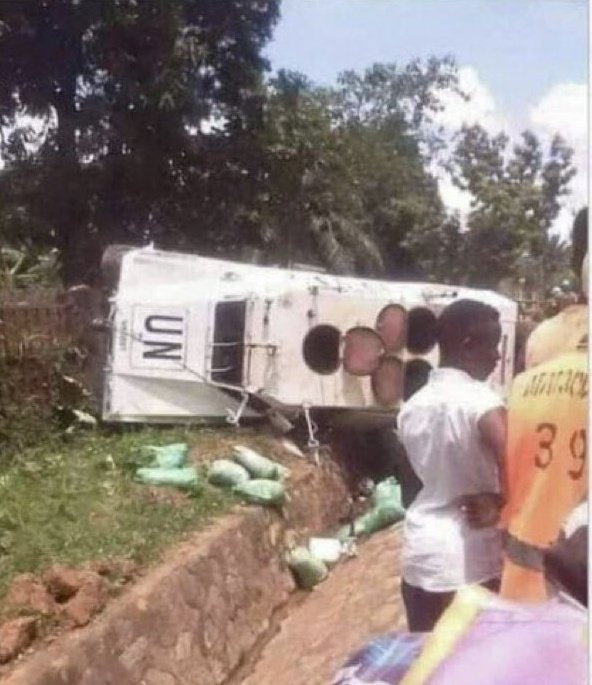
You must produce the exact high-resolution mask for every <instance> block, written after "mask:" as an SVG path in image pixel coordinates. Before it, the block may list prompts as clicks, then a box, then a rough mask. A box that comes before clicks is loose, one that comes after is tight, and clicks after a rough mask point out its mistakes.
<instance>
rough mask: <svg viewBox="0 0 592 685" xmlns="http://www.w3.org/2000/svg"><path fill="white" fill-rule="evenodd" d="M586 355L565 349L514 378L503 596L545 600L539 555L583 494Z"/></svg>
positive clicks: (509, 433) (503, 519)
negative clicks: (560, 353)
mask: <svg viewBox="0 0 592 685" xmlns="http://www.w3.org/2000/svg"><path fill="white" fill-rule="evenodd" d="M587 413H588V356H587V351H586V350H582V349H580V350H576V351H574V352H567V353H564V354H562V355H560V356H557V357H555V358H554V359H551V360H550V361H548V362H546V363H544V364H541V365H540V366H537V367H534V368H532V369H530V370H529V371H526V372H525V373H523V374H522V375H520V376H518V377H517V378H516V380H515V381H514V384H513V386H512V390H511V393H510V399H509V403H508V447H507V453H506V469H507V476H508V483H509V493H508V495H509V496H508V502H507V504H506V506H505V508H504V511H503V512H502V525H503V526H504V527H505V528H506V530H507V533H508V536H507V544H506V548H505V560H504V569H503V574H502V583H501V590H500V592H501V595H502V596H503V597H506V598H508V599H514V600H518V601H543V600H545V599H546V597H547V594H546V585H545V580H544V575H543V553H544V551H545V550H546V549H548V548H549V547H550V546H551V545H552V544H553V543H554V542H555V541H556V540H557V537H558V536H559V531H560V529H561V525H562V523H563V521H564V520H565V518H566V517H567V515H568V514H569V513H570V511H571V510H572V509H573V508H574V507H575V506H577V504H578V503H579V502H580V501H581V500H582V499H583V498H584V496H585V495H586V493H587V473H586V459H587V457H586V427H587Z"/></svg>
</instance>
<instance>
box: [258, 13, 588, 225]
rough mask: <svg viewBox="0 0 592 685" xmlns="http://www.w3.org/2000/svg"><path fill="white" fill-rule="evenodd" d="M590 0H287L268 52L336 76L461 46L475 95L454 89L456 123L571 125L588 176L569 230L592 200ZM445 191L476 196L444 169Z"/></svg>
mask: <svg viewBox="0 0 592 685" xmlns="http://www.w3.org/2000/svg"><path fill="white" fill-rule="evenodd" d="M587 32H588V8H587V2H586V0H282V18H281V20H280V22H279V24H278V25H277V27H276V29H275V34H274V39H273V41H272V42H271V44H270V45H269V47H268V49H267V56H268V58H269V59H270V61H271V65H272V68H273V69H274V70H277V69H280V68H288V69H294V70H297V71H301V72H303V73H304V74H306V75H307V76H308V77H309V78H310V79H312V80H313V81H315V82H316V83H322V84H330V83H332V82H334V80H335V77H336V76H337V74H338V73H339V72H341V71H343V70H345V69H355V70H363V69H365V68H366V67H368V66H370V65H371V64H373V63H374V62H398V63H405V62H407V61H409V60H411V59H413V58H415V57H420V58H427V57H429V56H431V55H445V54H452V55H454V56H455V57H456V60H457V62H458V64H459V66H460V77H461V85H462V86H463V87H464V89H465V90H466V91H468V92H470V93H471V94H472V95H473V99H472V101H471V102H469V103H464V102H462V101H461V100H459V99H458V98H455V97H448V98H446V105H447V106H446V111H445V112H444V114H443V116H442V123H443V124H444V125H445V126H446V127H447V128H450V130H451V131H452V130H456V129H458V128H460V126H461V124H462V123H463V121H467V122H469V123H471V122H474V121H477V122H479V123H481V124H482V125H483V126H485V127H486V128H487V129H488V130H490V131H491V132H498V131H500V130H505V131H506V132H507V133H509V134H510V135H511V136H513V137H515V136H516V135H517V134H518V133H519V132H520V131H521V130H523V129H524V128H527V127H528V128H530V129H531V130H533V131H534V132H535V133H537V134H538V135H539V136H540V137H541V139H542V140H543V141H548V140H549V139H550V137H551V136H552V135H553V133H555V132H559V133H561V134H562V135H563V136H564V137H565V138H566V139H567V140H568V142H569V144H570V145H571V146H572V147H573V148H574V150H575V162H576V166H577V167H578V175H577V177H576V178H575V179H574V181H573V183H572V191H573V192H572V196H571V197H570V198H569V201H568V205H569V206H568V208H567V209H566V211H564V212H563V213H562V215H561V216H560V217H559V219H558V221H557V226H556V230H557V231H558V232H560V233H561V234H562V235H564V236H566V235H568V234H569V229H570V225H571V220H572V216H573V212H574V211H575V210H577V209H578V208H579V207H581V206H582V205H583V204H585V203H586V202H587V189H588V180H587V166H588V141H587V130H588V113H587V101H588V86H587V69H588V35H587ZM441 192H442V196H443V198H444V200H445V202H446V203H447V204H448V206H449V207H450V208H451V209H458V210H460V211H461V214H464V213H465V212H466V211H467V209H468V203H469V200H470V198H469V197H468V196H466V195H464V194H461V193H459V192H458V191H457V190H456V189H454V188H453V187H452V186H451V184H450V183H449V182H448V181H447V180H446V179H445V178H443V179H442V180H441Z"/></svg>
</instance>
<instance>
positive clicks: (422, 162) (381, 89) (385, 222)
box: [252, 58, 456, 278]
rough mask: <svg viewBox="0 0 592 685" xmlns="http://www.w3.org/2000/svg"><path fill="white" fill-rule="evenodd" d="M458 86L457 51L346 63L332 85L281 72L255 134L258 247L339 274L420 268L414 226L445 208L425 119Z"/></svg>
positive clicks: (434, 139)
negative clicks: (423, 58)
mask: <svg viewBox="0 0 592 685" xmlns="http://www.w3.org/2000/svg"><path fill="white" fill-rule="evenodd" d="M454 87H456V67H455V65H454V62H453V61H452V60H451V59H449V58H446V59H442V60H438V59H435V58H433V59H430V60H429V61H428V62H427V63H426V64H422V63H420V62H412V63H410V64H408V65H405V66H403V67H399V66H397V65H394V64H391V65H379V64H378V65H374V66H373V67H372V68H371V69H368V70H367V71H366V72H365V73H363V74H356V73H354V72H346V73H344V74H342V75H341V76H340V77H339V79H338V83H337V85H336V86H335V87H334V88H317V87H315V86H313V85H312V84H311V83H310V82H308V80H307V79H306V78H305V77H304V76H302V75H301V74H294V73H289V72H280V73H279V74H278V76H277V78H275V79H273V80H272V81H271V82H270V84H269V87H268V93H267V100H266V105H265V111H264V117H263V125H262V127H261V129H260V133H259V141H260V149H261V155H262V161H261V167H262V168H263V170H264V173H263V186H264V188H263V191H262V192H259V194H258V200H259V203H258V207H257V210H256V211H255V212H254V216H253V218H252V221H253V224H254V225H255V227H256V228H257V227H258V230H259V237H260V241H261V243H260V246H261V247H263V249H266V250H268V251H269V252H270V253H272V254H274V253H275V254H276V255H278V256H279V255H281V256H282V257H283V259H284V261H289V260H292V261H312V262H316V263H320V264H322V265H324V266H327V267H328V268H329V269H330V270H332V271H334V272H338V273H358V274H366V275H378V274H387V275H390V276H394V277H399V278H401V277H404V276H408V275H409V274H410V273H411V274H413V273H415V275H417V270H416V269H414V268H413V265H414V262H415V261H416V254H414V252H413V246H414V243H413V240H412V234H413V233H414V232H415V231H421V230H424V229H427V227H431V226H437V225H439V224H440V223H441V222H442V221H443V219H444V210H443V207H442V204H441V201H440V198H439V196H438V191H437V185H436V181H435V179H434V178H433V177H432V176H431V175H430V173H429V172H428V171H427V166H428V163H427V162H428V160H427V158H426V153H425V150H430V149H434V148H435V147H436V146H437V144H438V136H437V135H436V134H435V133H434V132H433V128H430V127H429V126H428V124H429V123H430V122H431V117H432V116H433V114H434V112H436V111H437V110H438V108H439V101H438V92H439V91H440V90H441V89H444V88H454ZM428 131H431V134H430V135H428ZM255 235H256V234H255Z"/></svg>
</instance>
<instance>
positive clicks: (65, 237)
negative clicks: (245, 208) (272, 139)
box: [0, 0, 279, 282]
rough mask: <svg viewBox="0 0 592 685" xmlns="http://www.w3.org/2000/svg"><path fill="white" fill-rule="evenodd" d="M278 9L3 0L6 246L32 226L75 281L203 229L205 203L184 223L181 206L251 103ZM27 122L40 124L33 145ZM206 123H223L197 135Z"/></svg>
mask: <svg viewBox="0 0 592 685" xmlns="http://www.w3.org/2000/svg"><path fill="white" fill-rule="evenodd" d="M278 5H279V2H278V0H226V1H225V2H223V3H221V2H212V1H211V0H167V2H163V1H162V0H142V2H139V1H137V0H116V1H114V2H96V1H95V0H53V1H52V2H46V1H43V2H41V1H40V2H25V3H1V4H0V126H1V127H2V130H3V132H4V136H3V139H2V142H1V145H0V152H1V153H2V156H3V159H4V160H5V161H6V163H7V166H6V169H5V170H4V171H3V172H2V173H1V175H0V230H1V231H2V232H3V233H4V234H5V239H6V240H9V241H10V243H13V244H14V243H17V244H18V243H19V242H20V239H21V238H22V235H20V234H21V233H22V232H23V231H24V232H25V233H26V234H27V236H26V237H27V238H30V237H31V236H30V233H31V232H34V233H35V237H34V238H35V242H36V244H43V245H47V246H51V247H57V248H58V249H59V250H60V253H61V255H62V259H63V264H62V266H63V272H64V276H65V278H66V281H67V282H71V281H73V280H76V279H80V278H81V277H84V278H85V279H86V280H89V279H91V278H92V277H93V273H92V272H90V273H89V267H94V268H95V269H96V266H97V261H98V257H99V256H100V250H101V248H102V247H103V246H104V245H106V244H108V243H112V242H122V243H130V242H132V243H133V242H142V241H144V240H146V239H150V238H153V239H154V238H155V239H157V240H159V239H161V238H163V236H164V242H165V243H166V242H168V243H169V244H175V243H176V242H177V238H178V236H179V235H184V234H185V233H186V232H188V233H191V232H196V231H199V229H200V227H199V225H198V224H197V223H196V222H195V221H194V220H195V218H196V217H197V216H199V210H200V209H201V207H196V208H195V211H193V212H191V213H190V215H189V216H188V217H187V216H186V214H185V211H186V208H187V204H188V199H189V198H191V197H196V196H204V197H205V196H207V194H208V189H209V188H210V187H211V184H209V183H208V179H209V174H210V173H211V168H212V167H213V166H216V164H215V162H216V160H217V159H218V160H219V159H220V151H221V150H224V148H225V147H227V145H228V139H229V138H230V139H232V138H233V134H234V132H235V131H240V130H241V129H242V128H243V127H244V125H245V119H246V118H248V116H249V111H250V109H252V108H253V105H252V101H253V99H256V95H257V89H258V87H259V85H260V80H261V73H262V71H263V69H264V68H265V66H266V63H265V61H264V60H263V58H262V57H261V55H260V52H261V48H262V47H263V45H264V44H265V42H266V41H267V40H268V39H269V37H270V31H271V28H272V26H273V25H274V23H275V21H276V19H277V17H278ZM24 115H30V116H33V117H37V122H39V121H40V120H41V121H43V122H44V125H45V129H46V133H45V135H44V137H42V139H41V140H40V141H39V140H38V141H35V140H33V139H34V137H35V134H34V128H33V126H29V125H28V123H27V122H28V121H29V120H27V119H26V118H23V117H24ZM212 117H217V118H219V119H220V118H223V119H224V120H225V121H228V122H231V124H232V126H230V125H229V126H227V127H226V129H225V130H224V131H223V132H220V133H218V134H212V135H210V136H208V135H204V133H203V130H202V124H203V123H204V122H206V121H208V120H209V119H211V118H212ZM39 144H40V146H39ZM221 156H222V160H223V161H221V163H220V164H221V165H222V166H223V165H224V163H225V161H226V158H227V155H226V154H225V153H224V152H223V153H222V155H221ZM224 194H226V193H224ZM216 195H217V197H216V199H215V204H220V203H222V201H223V198H222V197H221V193H220V191H219V190H218V192H217V193H216ZM184 217H185V220H183V219H184ZM191 224H192V225H191ZM95 275H96V273H95Z"/></svg>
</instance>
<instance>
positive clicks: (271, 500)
mask: <svg viewBox="0 0 592 685" xmlns="http://www.w3.org/2000/svg"><path fill="white" fill-rule="evenodd" d="M233 492H235V493H236V494H237V495H239V496H240V497H242V498H243V499H245V500H246V501H247V502H250V503H251V504H266V505H268V506H281V505H282V504H283V503H284V502H285V500H286V491H285V489H284V486H283V485H282V483H280V482H278V481H277V480H266V479H263V478H257V479H255V480H248V481H246V482H245V483H239V485H237V486H235V487H234V489H233Z"/></svg>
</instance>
